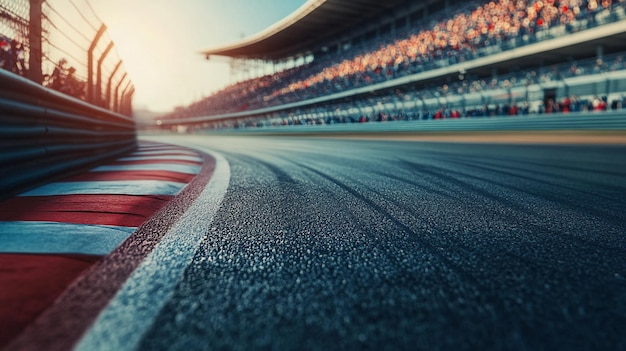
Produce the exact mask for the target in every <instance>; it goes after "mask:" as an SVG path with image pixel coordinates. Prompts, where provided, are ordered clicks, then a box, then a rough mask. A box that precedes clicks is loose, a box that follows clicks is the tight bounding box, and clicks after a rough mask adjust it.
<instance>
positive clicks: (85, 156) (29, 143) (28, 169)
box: [0, 70, 137, 199]
mask: <svg viewBox="0 0 626 351" xmlns="http://www.w3.org/2000/svg"><path fill="white" fill-rule="evenodd" d="M136 144H137V142H136V127H135V122H134V121H133V119H132V118H130V117H128V116H124V115H121V114H118V113H113V112H111V111H109V110H106V109H104V108H101V107H97V106H94V105H92V104H88V103H85V102H83V101H81V100H79V99H76V98H73V97H70V96H68V95H66V94H63V93H60V92H57V91H55V90H52V89H49V88H46V87H43V86H41V85H39V84H36V83H34V82H32V81H30V80H27V79H26V78H24V77H20V76H18V75H15V74H12V73H10V72H8V71H6V70H0V199H4V198H7V197H10V196H12V195H14V194H16V193H19V192H21V191H23V190H26V189H28V188H30V187H33V186H36V185H38V184H40V183H41V182H46V181H50V180H52V179H54V177H56V176H61V175H67V174H69V173H72V172H75V171H79V170H82V169H83V168H84V167H87V166H90V165H92V164H97V163H99V162H102V161H104V160H106V159H108V158H110V157H114V156H118V155H120V154H122V153H125V152H128V151H131V150H132V149H134V148H135V147H136Z"/></svg>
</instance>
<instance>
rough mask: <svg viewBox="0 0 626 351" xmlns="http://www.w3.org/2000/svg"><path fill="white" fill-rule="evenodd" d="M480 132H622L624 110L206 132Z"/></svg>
mask: <svg viewBox="0 0 626 351" xmlns="http://www.w3.org/2000/svg"><path fill="white" fill-rule="evenodd" d="M481 131H493V132H497V131H625V132H626V110H618V111H598V112H577V113H559V114H543V115H522V116H494V117H472V118H457V119H451V118H447V119H440V120H414V121H387V122H368V123H340V124H325V125H294V126H275V127H258V128H240V129H227V130H226V129H224V130H217V131H207V133H215V134H272V135H278V134H285V135H306V134H350V133H355V134H356V133H420V132H481Z"/></svg>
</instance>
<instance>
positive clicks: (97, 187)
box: [19, 180, 187, 196]
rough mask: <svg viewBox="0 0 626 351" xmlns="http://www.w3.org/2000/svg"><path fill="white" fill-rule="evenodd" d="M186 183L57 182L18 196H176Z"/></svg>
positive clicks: (151, 181)
mask: <svg viewBox="0 0 626 351" xmlns="http://www.w3.org/2000/svg"><path fill="white" fill-rule="evenodd" d="M186 185H187V184H186V183H178V182H168V181H163V180H120V181H116V180H103V181H93V182H57V183H50V184H46V185H43V186H40V187H39V188H36V189H33V190H30V191H27V192H25V193H22V194H20V195H19V196H54V195H79V194H83V195H93V194H107V195H176V194H178V193H179V192H180V190H181V189H182V188H184V187H185V186H186Z"/></svg>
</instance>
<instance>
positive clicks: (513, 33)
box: [165, 0, 626, 119]
mask: <svg viewBox="0 0 626 351" xmlns="http://www.w3.org/2000/svg"><path fill="white" fill-rule="evenodd" d="M625 7H626V0H600V1H598V0H494V1H490V2H484V1H474V2H470V3H467V4H465V5H464V6H463V7H461V8H458V9H456V10H455V12H454V13H453V14H452V15H450V14H448V15H444V14H433V15H432V16H431V17H430V19H429V20H428V23H422V25H421V26H419V27H417V28H412V30H411V31H409V32H406V33H404V34H402V33H400V34H396V35H395V37H393V38H392V37H384V38H379V39H377V40H373V41H371V42H369V43H365V44H362V45H355V46H353V47H352V48H350V49H348V50H346V51H343V52H338V53H333V54H328V55H326V56H324V57H318V58H316V59H315V60H314V61H312V62H310V63H308V64H306V65H302V66H298V67H294V68H291V69H288V70H284V71H281V72H278V73H275V74H272V75H266V76H263V77H259V78H254V79H249V80H246V81H243V82H239V83H236V84H233V85H231V86H229V87H226V88H224V89H223V90H221V91H219V92H217V93H216V94H213V95H212V96H209V97H206V98H204V99H202V100H200V101H198V102H196V103H193V104H191V105H190V106H187V107H184V108H179V109H177V111H175V112H174V113H172V114H170V115H168V116H165V118H173V119H175V118H184V117H193V116H205V115H217V114H223V113H231V112H240V111H247V110H254V109H258V108H263V107H270V106H278V105H282V104H286V103H292V102H297V101H303V100H307V99H311V98H315V97H319V96H326V95H331V94H334V93H337V92H341V91H345V90H349V89H354V88H358V87H362V86H366V85H370V84H375V83H380V82H383V81H386V80H390V79H394V78H398V77H402V76H406V75H409V74H414V73H419V72H423V71H427V70H430V69H433V68H439V67H444V66H447V65H452V64H456V63H460V62H464V61H468V60H473V59H477V58H480V57H482V56H484V55H488V54H490V53H493V52H494V50H506V49H511V48H515V47H519V46H521V45H526V44H530V43H533V42H536V41H537V40H541V39H543V38H545V37H546V35H547V34H546V33H551V30H552V29H555V31H554V33H556V34H554V35H565V34H567V33H573V32H576V31H580V30H583V29H586V28H589V27H592V26H596V25H600V24H602V23H605V22H607V21H609V20H616V19H617V20H620V19H624V18H626V16H625V15H624V10H625ZM557 29H558V30H557ZM577 69H578V68H577V67H572V70H573V74H576V75H581V74H585V73H590V72H587V71H582V72H581V71H578V72H577V71H576V70H577ZM545 74H546V75H549V74H550V73H549V72H548V73H545ZM526 78H527V77H512V78H511V79H507V80H502V82H501V83H502V84H505V83H506V84H516V83H519V82H522V81H524V83H525V84H528V79H526ZM532 78H533V79H542V78H545V79H549V77H532ZM505 81H506V82H505ZM516 81H517V82H516ZM459 84H462V85H461V86H448V87H447V88H446V89H447V90H448V91H455V92H459V93H460V92H472V91H474V90H477V89H484V88H485V86H484V85H485V84H483V82H482V81H480V80H478V81H475V82H467V81H465V82H463V83H459ZM489 84H491V83H488V84H486V85H489ZM495 84H496V85H497V84H498V83H497V82H496V83H495ZM440 89H443V87H441V88H440ZM430 91H433V92H437V89H431V90H430ZM426 93H428V91H427V92H426Z"/></svg>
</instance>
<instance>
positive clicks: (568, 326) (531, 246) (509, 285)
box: [78, 136, 626, 350]
mask: <svg viewBox="0 0 626 351" xmlns="http://www.w3.org/2000/svg"><path fill="white" fill-rule="evenodd" d="M150 140H155V141H160V142H167V143H175V144H180V145H184V146H186V147H191V148H196V149H199V150H201V151H204V152H207V153H209V154H211V155H213V156H215V157H216V159H217V160H218V165H217V168H216V173H215V174H214V178H216V179H218V181H219V178H220V177H227V178H228V179H222V181H221V185H219V186H217V185H216V186H215V187H217V188H219V187H220V186H221V187H223V189H221V193H219V191H218V193H219V194H218V196H217V198H219V197H220V196H221V197H223V199H221V202H220V203H219V204H215V203H211V202H210V201H208V202H207V204H208V205H206V206H208V207H207V208H208V209H207V214H206V215H202V213H203V212H202V211H203V210H202V207H201V206H200V205H197V207H198V208H196V209H195V210H194V209H193V208H192V211H197V212H194V218H195V219H194V218H192V219H189V222H186V223H187V224H184V226H187V225H191V226H196V227H197V228H198V229H197V230H195V232H196V234H195V235H197V236H198V237H197V238H196V239H195V241H194V243H191V244H189V245H187V244H181V245H180V246H177V244H176V241H175V240H173V241H172V243H170V246H167V247H164V249H163V250H165V251H164V252H165V254H164V253H163V252H162V253H160V254H159V255H161V256H162V258H161V259H160V260H161V261H162V262H163V264H172V265H177V264H178V266H179V268H178V269H177V270H176V272H177V273H175V274H170V275H172V276H171V277H162V278H161V276H160V275H158V274H159V273H158V272H159V271H163V270H166V269H165V268H163V267H164V266H161V265H160V263H159V262H161V261H159V258H158V257H155V258H154V260H152V261H150V260H149V261H150V264H145V265H144V267H143V268H142V267H140V268H139V269H138V271H140V273H137V272H135V273H136V274H134V276H132V277H131V280H130V282H127V284H126V285H127V289H126V290H125V291H124V290H123V291H122V292H121V293H120V294H118V296H117V297H116V299H114V301H113V302H112V303H111V305H110V306H109V307H108V309H107V310H105V311H104V312H103V313H102V314H101V315H100V318H99V319H98V321H97V322H96V324H95V325H94V327H93V328H92V329H91V330H90V331H89V332H88V333H87V334H86V335H85V337H84V338H83V339H82V340H81V343H80V344H79V347H78V348H79V349H85V350H86V349H115V348H116V347H122V348H133V347H137V348H138V349H140V350H166V349H167V350H195V349H235V350H251V349H319V350H336V349H371V350H383V349H391V350H403V349H410V350H418V349H422V350H485V349H492V350H579V349H580V350H620V349H621V350H624V349H626V336H625V335H626V333H624V330H626V211H625V210H626V147H625V146H610V145H600V146H593V145H579V146H573V145H571V146H567V145H530V144H524V145H507V144H481V143H437V142H394V141H372V140H331V139H316V138H285V137H283V138H271V137H246V138H242V137H217V136H153V137H151V138H150ZM220 162H222V164H221V166H220ZM220 167H222V168H220ZM224 167H226V168H224ZM213 181H214V180H212V182H213ZM218 190H219V189H218ZM208 195H215V193H211V194H207V196H208ZM215 197H216V196H213V198H215ZM202 201H203V200H202V199H200V204H201V203H202ZM198 214H200V215H198ZM182 226H183V225H181V227H182ZM181 230H182V233H185V231H186V230H187V229H184V228H182V229H181ZM188 231H189V232H191V231H192V230H188ZM198 233H199V234H198ZM182 235H185V234H182ZM164 246H165V245H164ZM181 252H182V254H181ZM178 255H182V256H181V257H183V256H184V257H186V258H178V257H179V256H178ZM156 256H158V255H156ZM180 262H183V263H180ZM181 265H182V266H181ZM167 267H169V266H167ZM150 277H152V278H150ZM155 277H156V278H155ZM133 282H134V283H133ZM129 284H130V286H131V287H128V286H129ZM151 306H152V307H151ZM138 316H142V317H141V318H139V317H138ZM120 330H123V332H121V331H120Z"/></svg>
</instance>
